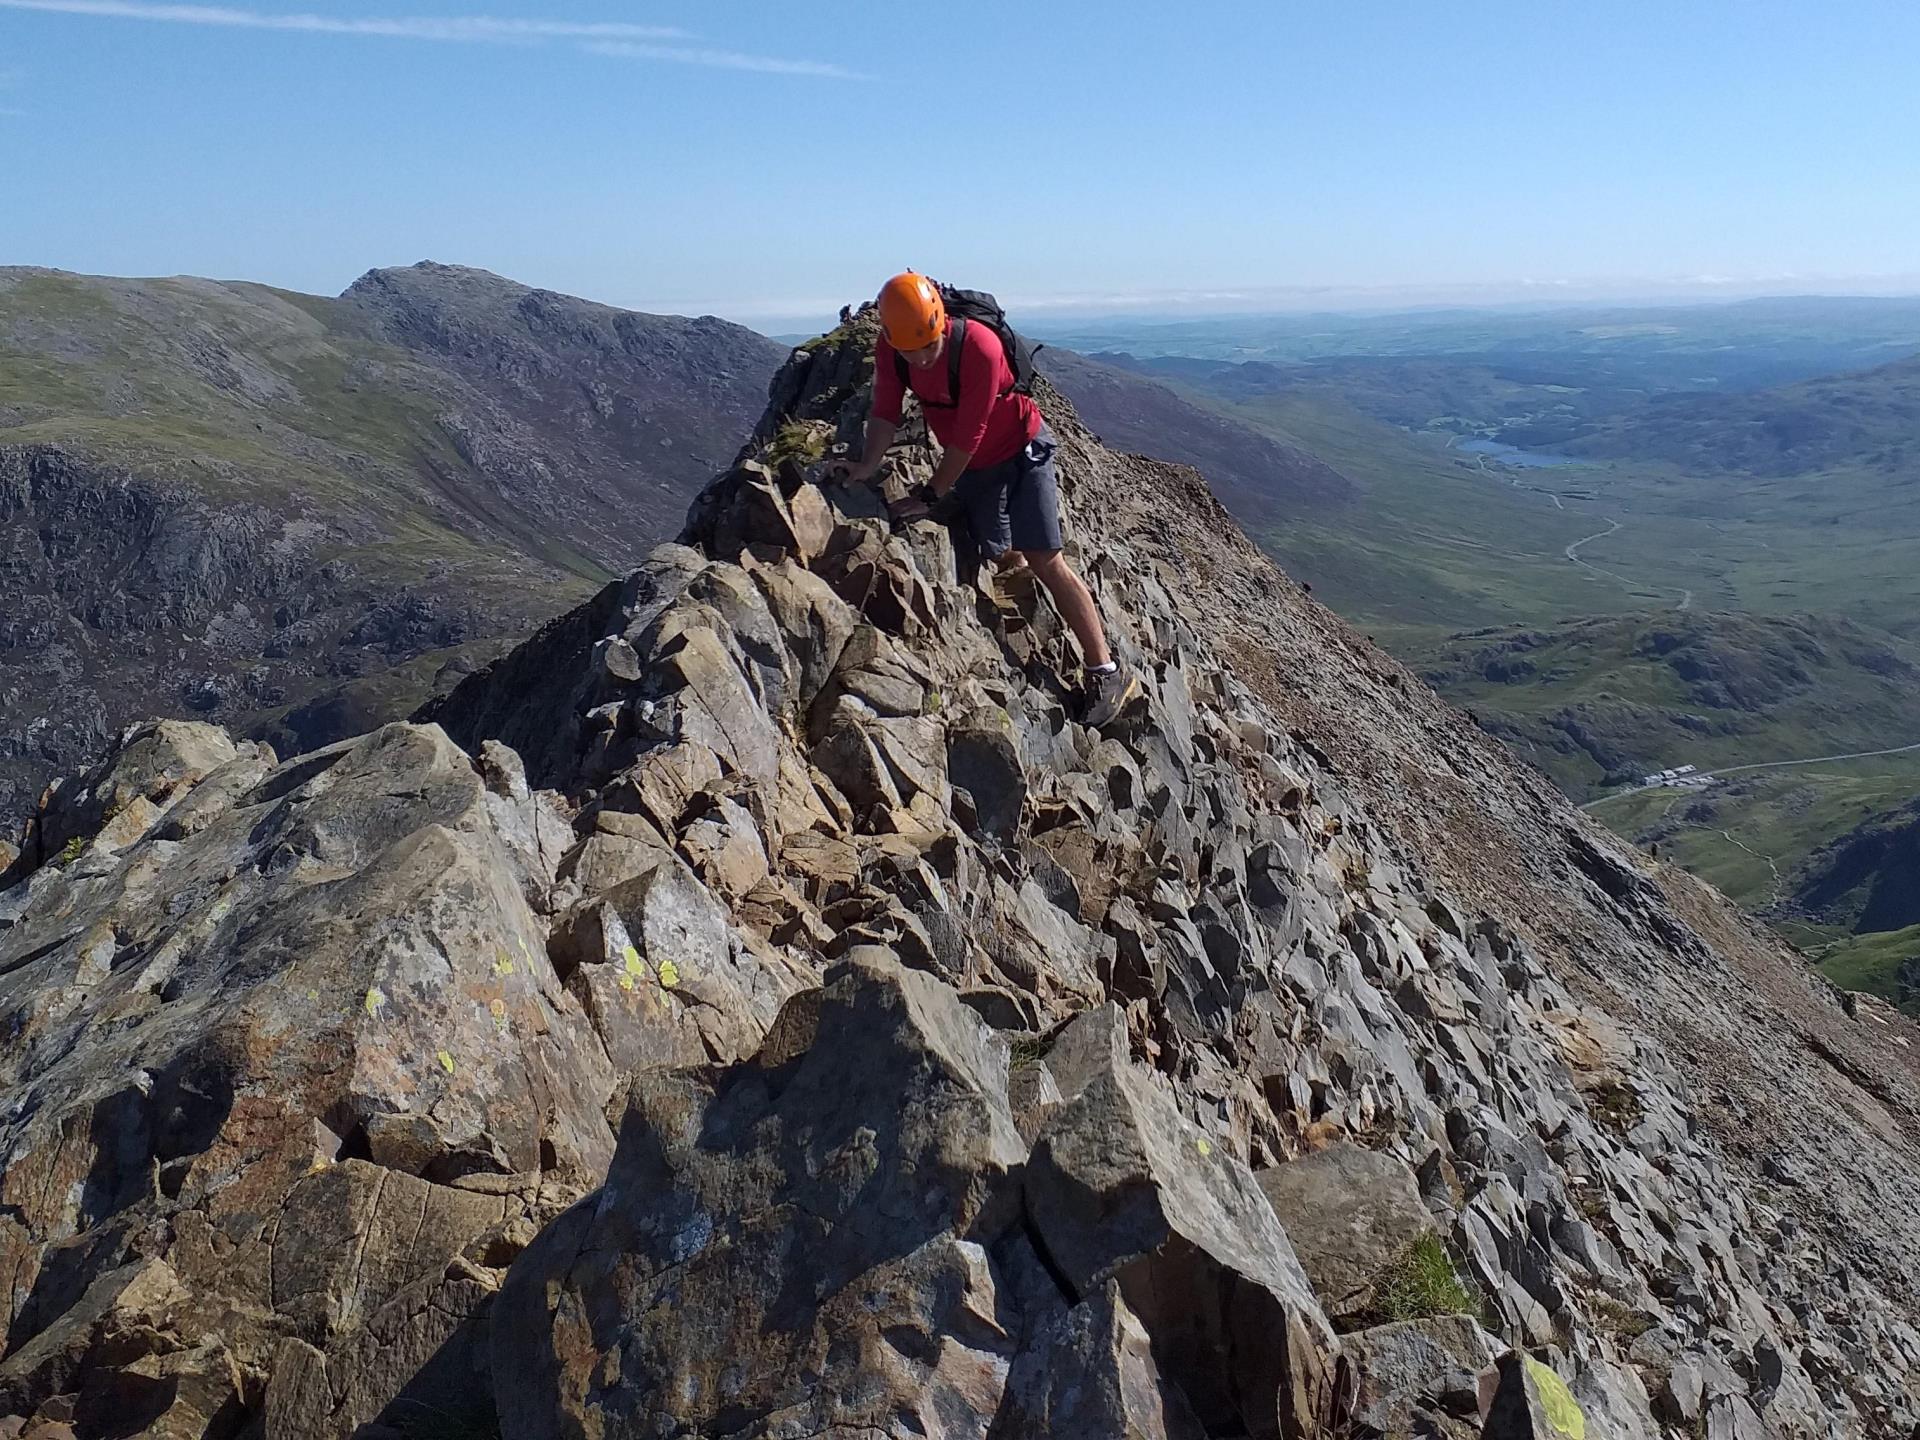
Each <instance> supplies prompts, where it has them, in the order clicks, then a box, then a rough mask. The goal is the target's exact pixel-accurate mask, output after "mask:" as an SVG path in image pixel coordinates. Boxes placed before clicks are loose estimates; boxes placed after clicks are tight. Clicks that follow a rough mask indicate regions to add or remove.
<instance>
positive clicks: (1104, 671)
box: [1087, 660, 1120, 675]
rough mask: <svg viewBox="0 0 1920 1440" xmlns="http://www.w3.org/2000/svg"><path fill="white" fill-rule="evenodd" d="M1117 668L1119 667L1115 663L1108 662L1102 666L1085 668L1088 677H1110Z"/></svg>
mask: <svg viewBox="0 0 1920 1440" xmlns="http://www.w3.org/2000/svg"><path fill="white" fill-rule="evenodd" d="M1119 668H1120V666H1119V663H1118V662H1117V661H1113V660H1109V661H1107V663H1106V664H1104V665H1089V666H1088V667H1087V673H1088V674H1089V675H1111V674H1112V673H1113V672H1114V671H1116V670H1118V669H1119Z"/></svg>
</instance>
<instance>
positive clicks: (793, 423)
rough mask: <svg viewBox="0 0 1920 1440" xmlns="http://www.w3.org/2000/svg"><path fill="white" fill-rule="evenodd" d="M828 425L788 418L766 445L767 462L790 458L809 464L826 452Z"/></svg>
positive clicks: (801, 463) (777, 462)
mask: <svg viewBox="0 0 1920 1440" xmlns="http://www.w3.org/2000/svg"><path fill="white" fill-rule="evenodd" d="M831 433H832V431H831V429H830V427H828V426H826V425H823V424H820V423H818V422H815V421H809V420H789V421H788V422H787V423H786V424H784V425H782V426H781V427H780V429H779V431H778V432H777V433H776V434H775V435H774V437H773V440H772V442H771V443H770V444H769V445H768V446H767V464H769V465H775V466H777V465H780V464H782V463H784V462H785V461H788V460H792V461H794V462H795V463H796V464H799V465H811V464H813V463H814V462H815V461H817V460H819V459H821V458H822V457H823V456H825V455H826V453H827V438H828V436H829V435H830V434H831Z"/></svg>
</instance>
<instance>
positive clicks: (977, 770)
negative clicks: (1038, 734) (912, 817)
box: [947, 710, 1027, 840]
mask: <svg viewBox="0 0 1920 1440" xmlns="http://www.w3.org/2000/svg"><path fill="white" fill-rule="evenodd" d="M947 776H948V779H949V780H950V782H951V783H952V784H954V785H956V786H958V787H959V788H960V789H962V790H965V791H966V792H967V795H968V798H969V799H970V800H971V802H972V805H973V813H974V816H975V818H976V823H977V824H978V825H979V828H980V829H981V830H983V831H984V832H986V833H987V834H989V835H994V836H998V837H999V838H1000V839H1001V840H1011V839H1013V837H1014V834H1015V832H1016V831H1018V830H1019V828H1020V816H1021V812H1022V811H1023V810H1024V809H1025V807H1026V803H1027V774H1026V768H1025V766H1024V765H1023V764H1022V763H1021V759H1020V742H1019V740H1018V739H1017V738H1016V737H1015V735H1014V731H1013V722H1012V720H1011V719H1010V718H1009V717H1008V716H1007V713H1006V712H1005V711H1004V710H1003V711H1000V712H998V713H993V712H979V711H976V712H975V713H974V714H972V715H970V716H968V717H967V718H966V719H965V720H963V721H961V722H960V723H958V724H956V725H954V726H952V727H950V728H949V729H948V731H947Z"/></svg>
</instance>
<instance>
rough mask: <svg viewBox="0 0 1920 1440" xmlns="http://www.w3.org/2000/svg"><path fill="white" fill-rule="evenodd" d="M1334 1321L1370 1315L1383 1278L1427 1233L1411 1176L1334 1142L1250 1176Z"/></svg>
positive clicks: (1428, 1219)
mask: <svg viewBox="0 0 1920 1440" xmlns="http://www.w3.org/2000/svg"><path fill="white" fill-rule="evenodd" d="M1255 1178H1256V1179H1257V1180H1258V1181H1259V1182H1260V1189H1261V1190H1262V1191H1263V1192H1264V1193H1265V1195H1266V1197H1267V1200H1268V1201H1269V1202H1270V1203H1271V1204H1272V1206H1273V1210H1274V1213H1275V1214H1276V1215H1278V1216H1279V1217H1280V1224H1281V1225H1282V1226H1283V1227H1284V1228H1285V1230H1286V1232H1287V1238H1288V1239H1289V1240H1291V1241H1292V1242H1293V1251H1294V1254H1295V1255H1297V1256H1298V1257H1299V1259H1300V1264H1301V1266H1302V1267H1303V1268H1304V1269H1305V1270H1306V1272H1307V1277H1308V1279H1310V1280H1311V1281H1312V1282H1313V1289H1314V1293H1315V1294H1316V1295H1318V1296H1319V1297H1320V1303H1321V1304H1322V1305H1323V1306H1324V1307H1325V1308H1326V1312H1327V1314H1328V1316H1329V1317H1330V1318H1332V1319H1333V1320H1334V1321H1335V1322H1336V1323H1338V1322H1339V1321H1341V1320H1343V1319H1346V1318H1348V1317H1352V1316H1365V1315H1369V1314H1373V1313H1376V1312H1377V1309H1378V1303H1379V1294H1378V1290H1379V1287H1380V1285H1381V1283H1382V1281H1383V1280H1385V1279H1386V1278H1388V1277H1389V1276H1390V1274H1391V1273H1392V1271H1393V1270H1394V1268H1395V1267H1396V1266H1397V1265H1399V1264H1400V1263H1401V1262H1402V1261H1403V1260H1404V1259H1405V1257H1406V1255H1407V1252H1408V1250H1409V1249H1410V1248H1411V1247H1412V1245H1413V1243H1414V1242H1415V1241H1416V1240H1418V1239H1419V1238H1420V1237H1421V1236H1422V1235H1430V1234H1432V1233H1433V1231H1434V1224H1433V1217H1432V1215H1430V1214H1429V1213H1428V1211H1427V1207H1426V1204H1425V1203H1424V1202H1423V1201H1422V1200H1421V1198H1420V1186H1419V1182H1418V1180H1417V1179H1416V1178H1415V1176H1414V1173H1413V1171H1411V1170H1410V1169H1408V1168H1407V1167H1406V1165H1404V1164H1402V1163H1401V1162H1400V1161H1398V1160H1395V1159H1394V1158H1393V1157H1392V1156H1391V1155H1381V1154H1378V1153H1377V1152H1375V1151H1371V1150H1365V1149H1362V1148H1361V1147H1360V1146H1358V1145H1353V1144H1349V1143H1346V1142H1344V1141H1343V1142H1341V1143H1339V1144H1335V1145H1330V1146H1328V1147H1327V1148H1326V1149H1324V1150H1321V1151H1319V1152H1318V1153H1316V1154H1312V1155H1303V1156H1301V1157H1300V1158H1299V1159H1298V1160H1290V1161H1288V1162H1287V1163H1286V1164H1284V1165H1278V1166H1275V1167H1274V1168H1273V1169H1271V1170H1262V1171H1260V1172H1259V1174H1258V1175H1257V1176H1256V1177H1255Z"/></svg>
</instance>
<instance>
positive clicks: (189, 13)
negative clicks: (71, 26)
mask: <svg viewBox="0 0 1920 1440" xmlns="http://www.w3.org/2000/svg"><path fill="white" fill-rule="evenodd" d="M0 9H4V10H39V11H45V12H47V13H49V14H54V15H89V16H95V17H98V18H101V19H107V20H148V21H159V22H162V23H166V24H173V25H214V26H221V27H225V28H228V29H239V30H298V31H305V32H308V33H313V34H322V35H372V36H382V37H390V38H393V39H400V40H451V41H459V42H466V43H474V42H488V41H490V42H494V43H500V42H512V41H525V40H685V39H688V38H690V37H689V36H688V35H687V33H686V32H685V31H684V30H675V29H672V28H671V27H668V26H663V25H629V24H626V23H624V22H621V21H583V22H575V21H569V20H521V19H513V18H509V17H504V16H492V15H473V16H445V17H435V16H424V15H423V16H395V17H391V18H389V17H384V16H365V17H352V16H341V15H300V14H293V15H275V14H269V13H266V12H263V11H259V10H235V9H230V8H228V7H227V6H224V5H149V4H143V3H140V0H0Z"/></svg>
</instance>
